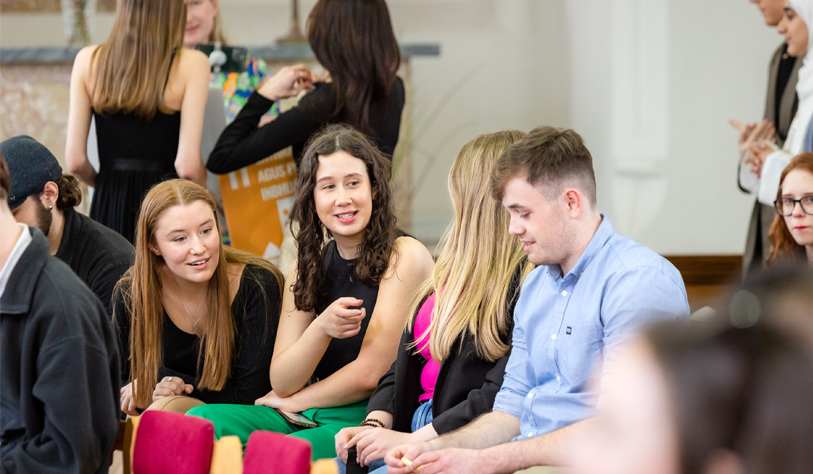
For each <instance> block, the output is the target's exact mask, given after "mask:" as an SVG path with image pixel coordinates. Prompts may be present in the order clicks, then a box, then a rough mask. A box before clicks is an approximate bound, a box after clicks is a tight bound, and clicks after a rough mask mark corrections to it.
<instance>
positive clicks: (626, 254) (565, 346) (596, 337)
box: [494, 216, 689, 439]
mask: <svg viewBox="0 0 813 474" xmlns="http://www.w3.org/2000/svg"><path fill="white" fill-rule="evenodd" d="M602 217H603V216H602ZM663 319H683V320H686V321H687V322H688V321H689V303H688V300H687V299H686V288H685V287H684V285H683V279H682V278H681V276H680V272H678V271H677V269H676V268H675V267H674V266H673V265H672V264H671V263H669V262H668V261H667V260H666V259H664V258H663V257H661V256H660V255H658V254H656V253H655V252H653V251H652V250H650V249H649V248H647V247H645V246H643V245H641V244H639V243H637V242H635V241H634V240H632V239H629V238H626V237H624V236H622V235H621V234H619V233H618V232H616V231H615V229H613V226H612V224H610V221H609V219H607V218H606V217H603V220H602V222H601V225H600V226H599V228H598V230H597V231H596V233H595V235H594V236H593V238H592V240H591V241H590V243H589V244H588V245H587V248H586V249H585V251H584V253H583V254H582V256H581V257H580V258H579V261H578V262H577V263H576V265H575V266H574V267H573V269H572V270H570V272H568V274H567V275H565V276H564V277H562V275H561V267H560V266H559V265H552V266H540V267H537V268H536V269H535V270H534V271H532V272H531V273H530V274H529V275H528V277H527V278H526V279H525V282H524V284H523V286H522V292H521V294H520V297H519V301H517V305H516V309H515V310H514V338H513V349H512V351H511V357H510V358H509V360H508V365H507V367H506V369H505V379H504V382H503V385H502V389H501V390H500V392H499V393H498V394H497V398H496V400H495V401H494V410H499V411H501V412H504V413H508V414H509V415H512V416H514V417H516V418H518V419H519V420H520V430H521V436H519V437H517V438H516V439H525V438H532V437H534V436H539V435H542V434H545V433H548V432H550V431H554V430H557V429H559V428H563V427H565V426H567V425H570V424H573V423H575V422H577V421H579V420H582V419H585V418H588V417H590V416H592V415H593V414H594V410H595V405H596V403H597V400H598V392H597V391H596V389H595V388H594V387H593V386H592V385H590V384H588V382H589V380H590V377H591V375H592V374H593V371H594V370H595V369H596V367H597V364H600V363H601V362H602V360H603V359H604V358H606V356H607V355H608V352H611V351H612V349H613V348H614V346H616V345H617V344H618V343H620V342H622V341H624V340H625V339H627V337H628V336H629V335H630V334H633V333H635V332H636V331H637V330H638V329H640V327H641V326H642V325H644V324H646V323H649V322H651V321H655V320H663Z"/></svg>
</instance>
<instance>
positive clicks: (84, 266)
mask: <svg viewBox="0 0 813 474" xmlns="http://www.w3.org/2000/svg"><path fill="white" fill-rule="evenodd" d="M55 256H56V257H57V258H58V259H60V260H62V261H63V262H65V263H67V264H68V266H69V267H71V270H73V271H74V273H76V275H78V276H79V279H80V280H82V281H83V282H85V284H86V285H87V286H89V287H90V289H91V290H93V293H94V294H95V295H96V296H97V297H98V298H99V300H101V302H102V304H103V305H104V307H105V309H107V313H108V314H109V315H112V314H113V310H112V305H111V300H112V296H113V288H114V287H115V286H116V282H118V281H119V279H120V278H121V276H122V275H124V272H126V271H127V269H129V268H130V265H132V264H133V246H132V245H130V242H129V241H128V240H127V239H125V238H124V237H122V236H121V235H119V234H118V233H117V232H116V231H114V230H112V229H109V228H107V227H105V226H103V225H102V224H99V223H98V222H96V221H94V220H93V219H91V218H90V217H88V216H85V215H83V214H80V213H78V212H76V211H74V210H73V209H68V210H66V211H65V227H64V230H63V231H62V240H61V241H60V242H59V250H57V252H56V255H55Z"/></svg>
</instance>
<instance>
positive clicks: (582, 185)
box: [491, 127, 596, 206]
mask: <svg viewBox="0 0 813 474" xmlns="http://www.w3.org/2000/svg"><path fill="white" fill-rule="evenodd" d="M523 176H524V177H525V179H527V180H528V182H529V183H531V184H532V185H534V186H537V187H538V188H539V190H540V192H542V193H543V194H544V195H545V197H547V198H548V199H555V198H556V197H557V196H558V195H559V193H561V192H562V190H563V189H564V188H565V186H572V187H574V188H576V189H578V190H579V191H581V192H582V193H584V196H585V197H586V198H587V200H588V201H589V202H590V203H591V204H592V205H593V206H595V205H596V175H595V172H594V171H593V157H592V156H590V151H589V150H588V149H587V147H586V146H585V145H584V140H583V139H582V137H581V136H579V134H578V133H576V132H574V131H573V130H569V129H563V128H554V127H538V128H535V129H533V130H531V132H530V133H529V134H528V135H526V136H525V138H523V139H522V140H520V141H518V142H516V143H514V144H512V145H510V146H509V147H508V148H506V149H505V151H504V152H503V154H502V156H500V159H499V160H497V163H496V164H495V165H494V169H493V170H492V171H491V194H492V195H493V196H494V198H495V199H497V200H502V197H503V193H504V192H505V185H506V184H508V182H509V181H511V180H512V179H514V178H516V177H523Z"/></svg>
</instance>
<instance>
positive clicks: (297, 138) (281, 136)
mask: <svg viewBox="0 0 813 474" xmlns="http://www.w3.org/2000/svg"><path fill="white" fill-rule="evenodd" d="M404 102H405V91H404V82H403V81H402V80H401V78H400V77H396V78H395V82H394V83H393V85H392V90H391V91H390V94H389V96H388V98H387V100H386V102H385V103H375V104H373V105H372V106H371V107H370V110H369V114H370V127H371V128H372V130H371V132H370V134H371V138H372V139H373V141H374V142H375V143H376V145H378V148H379V149H380V150H381V152H382V153H384V154H385V155H387V157H388V158H390V159H392V153H393V152H394V151H395V145H396V144H397V143H398V134H399V132H400V128H401V112H402V111H403V109H404ZM335 104H336V99H335V98H334V97H333V84H331V83H323V82H319V83H316V85H315V89H314V90H313V91H312V92H310V93H309V94H307V95H305V96H304V97H302V99H301V100H300V101H299V105H298V106H296V107H293V108H292V109H290V110H288V111H286V112H283V113H281V114H280V115H279V116H278V117H277V118H275V119H274V120H272V121H271V122H270V123H268V124H266V125H264V126H262V127H259V128H257V124H259V122H260V118H262V116H263V115H264V114H265V113H266V112H268V109H270V108H271V106H273V105H274V101H273V100H270V99H267V98H265V97H263V96H262V95H260V93H259V92H256V91H255V92H254V93H252V94H251V96H249V98H248V101H247V102H246V105H245V106H243V109H242V110H240V113H239V114H237V117H235V118H234V121H233V122H232V123H231V124H230V125H229V126H228V127H226V129H225V130H223V133H222V134H221V135H220V138H218V139H217V144H216V145H215V147H214V149H213V150H212V153H211V154H210V155H209V161H207V162H206V168H207V169H208V170H209V171H211V172H212V173H216V174H225V173H230V172H232V171H236V170H239V169H240V168H243V167H244V166H248V165H252V164H254V163H256V162H258V161H260V160H262V159H263V158H266V157H268V156H270V155H273V154H274V153H276V152H278V151H280V150H283V149H285V148H286V147H289V146H291V147H293V155H294V161H296V164H297V167H298V166H299V160H300V158H301V155H302V153H303V152H304V148H305V145H306V144H307V142H308V140H309V139H310V138H311V136H313V135H314V134H316V133H317V132H319V130H320V129H322V127H324V126H325V125H327V124H329V123H342V122H344V121H345V120H344V117H336V118H334V119H330V120H328V121H323V120H320V119H319V118H318V116H319V115H322V116H324V115H326V114H327V113H328V112H330V111H332V110H333V108H334V107H335Z"/></svg>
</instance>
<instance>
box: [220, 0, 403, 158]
mask: <svg viewBox="0 0 813 474" xmlns="http://www.w3.org/2000/svg"><path fill="white" fill-rule="evenodd" d="M308 42H309V43H310V46H311V49H313V53H314V55H315V56H316V59H317V60H318V61H319V63H320V64H321V65H322V66H324V68H325V69H326V70H327V72H328V77H327V78H317V77H315V75H313V74H312V73H311V72H310V71H309V70H308V69H307V68H305V66H303V65H301V64H300V65H297V66H290V67H284V68H282V70H280V71H279V72H278V73H277V74H275V75H274V76H273V77H271V78H270V79H269V80H268V81H267V82H266V83H265V84H264V85H263V86H262V87H260V88H259V89H258V90H257V91H256V92H254V93H253V94H252V95H251V96H250V97H249V99H248V102H247V103H246V105H245V106H244V107H243V109H242V110H241V111H240V113H239V114H238V115H237V117H236V118H235V119H234V121H233V122H232V123H231V124H230V125H229V126H228V127H226V129H225V130H224V131H223V133H222V134H221V135H220V139H219V140H218V141H217V145H215V148H214V150H212V153H211V155H210V156H209V161H208V162H207V163H206V167H207V168H208V169H209V171H211V172H213V173H217V174H225V173H229V172H232V171H235V170H238V169H240V168H242V167H244V166H248V165H250V164H253V163H256V162H258V161H260V160H262V159H263V158H266V157H268V156H270V155H272V154H274V153H276V152H278V151H280V150H282V149H284V148H286V147H288V146H292V147H293V155H294V160H295V161H296V162H297V163H299V162H300V157H301V156H302V152H303V150H304V148H305V144H306V143H307V142H308V139H309V138H311V136H313V135H314V134H316V133H317V132H318V131H319V130H320V129H322V128H323V127H324V126H325V124H336V123H346V124H349V125H351V126H353V127H354V128H355V129H357V130H359V131H360V132H362V133H364V134H366V135H367V136H369V137H370V138H372V139H373V141H374V142H375V144H376V145H377V146H378V148H379V149H380V150H381V151H382V153H383V154H384V155H385V156H387V157H388V158H389V159H392V154H393V152H394V151H395V145H396V143H398V134H399V131H400V125H401V112H402V110H403V108H404V100H405V91H404V83H403V81H402V80H401V79H400V78H399V77H398V76H396V72H397V70H398V67H399V65H400V61H401V55H400V52H399V49H398V43H397V42H396V40H395V34H394V33H393V30H392V22H391V21H390V14H389V10H388V9H387V4H386V2H385V1H384V0H319V2H317V4H316V5H315V6H314V7H313V10H312V11H311V14H310V17H309V19H308ZM303 90H309V91H310V92H309V93H308V94H307V95H305V96H304V97H302V99H301V100H300V101H299V104H298V105H297V106H296V107H294V108H292V109H290V110H288V111H286V112H284V113H282V114H280V115H279V116H278V117H277V118H276V119H274V120H273V121H272V122H270V123H268V124H266V125H263V126H262V127H259V128H258V127H257V125H258V124H259V123H260V119H261V118H262V117H263V115H264V114H265V113H266V112H267V111H268V109H270V108H271V106H273V105H274V102H275V101H277V100H279V99H284V98H286V97H293V96H296V95H298V94H299V93H300V92H302V91H303Z"/></svg>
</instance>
